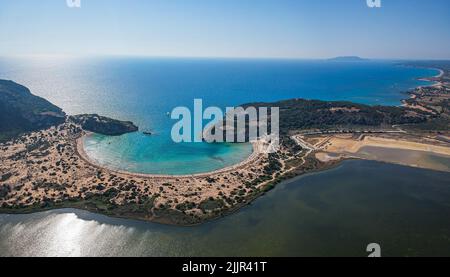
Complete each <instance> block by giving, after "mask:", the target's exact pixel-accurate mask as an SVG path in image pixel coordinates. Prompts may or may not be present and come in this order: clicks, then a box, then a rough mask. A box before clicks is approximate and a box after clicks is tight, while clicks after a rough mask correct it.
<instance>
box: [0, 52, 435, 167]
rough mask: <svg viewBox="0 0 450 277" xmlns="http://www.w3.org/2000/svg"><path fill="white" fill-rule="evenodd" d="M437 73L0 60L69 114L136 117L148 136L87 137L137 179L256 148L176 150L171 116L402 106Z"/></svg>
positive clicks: (358, 67)
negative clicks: (258, 106)
mask: <svg viewBox="0 0 450 277" xmlns="http://www.w3.org/2000/svg"><path fill="white" fill-rule="evenodd" d="M437 74H438V72H437V71H436V70H432V69H422V68H413V67H405V66H399V65H397V64H396V63H395V62H392V61H375V62H356V63H355V62H328V61H312V60H233V59H230V60H224V59H155V58H154V59H149V58H147V59H146V58H90V59H88V58H85V59H62V58H60V59H49V58H47V59H46V58H35V59H0V78H3V79H12V80H15V81H16V82H19V83H21V84H24V85H26V86H27V87H29V88H30V89H31V91H32V92H33V93H35V94H37V95H39V96H42V97H44V98H46V99H48V100H50V101H51V102H53V103H55V104H56V105H58V106H60V107H62V108H63V109H64V110H65V111H66V112H67V113H69V114H79V113H99V114H101V115H105V116H110V117H113V118H118V119H123V120H131V121H133V122H135V123H136V124H137V125H138V126H139V127H140V129H141V130H142V131H151V132H153V133H154V134H155V135H153V136H146V135H144V134H142V133H133V134H127V135H123V136H120V137H116V138H111V137H105V136H100V135H96V136H93V137H90V138H87V139H86V141H85V142H86V152H87V154H88V155H89V156H90V157H91V158H92V159H94V160H96V161H97V162H98V163H100V164H103V165H108V166H110V167H114V168H117V169H123V170H129V171H133V172H140V173H161V174H190V173H199V172H207V171H211V170H215V169H219V168H223V167H225V166H228V165H231V164H235V163H237V162H240V161H242V160H244V159H245V158H246V157H248V155H249V154H250V153H251V151H252V149H251V146H250V145H229V144H228V145H227V144H206V143H198V144H176V143H174V142H172V140H171V137H170V131H171V128H172V126H173V124H174V123H175V121H173V120H171V119H170V118H169V117H168V116H167V112H170V111H172V109H173V108H175V107H178V106H187V107H192V106H193V101H194V99H195V98H201V99H203V103H204V106H205V107H207V106H218V107H222V108H224V107H227V106H237V105H241V104H244V103H249V102H255V101H276V100H282V99H290V98H296V97H302V98H308V99H322V100H348V101H354V102H360V103H366V104H385V105H398V104H400V100H401V99H403V98H405V97H407V96H406V95H405V94H404V92H405V91H406V90H408V89H411V88H413V87H416V86H419V85H425V84H428V83H427V82H423V81H419V80H417V79H418V78H420V77H427V76H433V75H437Z"/></svg>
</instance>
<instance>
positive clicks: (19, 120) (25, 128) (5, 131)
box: [0, 80, 66, 141]
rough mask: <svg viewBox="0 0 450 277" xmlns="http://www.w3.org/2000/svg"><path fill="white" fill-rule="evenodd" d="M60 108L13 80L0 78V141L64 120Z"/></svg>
mask: <svg viewBox="0 0 450 277" xmlns="http://www.w3.org/2000/svg"><path fill="white" fill-rule="evenodd" d="M65 117H66V114H65V113H64V112H63V111H62V109H61V108H59V107H57V106H55V105H53V104H52V103H50V102H49V101H47V100H45V99H44V98H41V97H38V96H35V95H33V94H31V92H30V90H29V89H28V88H26V87H24V86H22V85H19V84H17V83H15V82H13V81H7V80H0V141H2V140H7V139H9V138H12V137H14V136H16V135H19V134H21V133H25V132H30V131H35V130H40V129H45V128H48V127H50V126H54V125H59V124H61V123H63V122H64V121H65Z"/></svg>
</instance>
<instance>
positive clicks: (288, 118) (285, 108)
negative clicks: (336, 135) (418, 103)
mask: <svg viewBox="0 0 450 277" xmlns="http://www.w3.org/2000/svg"><path fill="white" fill-rule="evenodd" d="M248 106H255V107H279V108H280V131H281V133H284V134H285V133H288V132H289V131H294V130H304V129H331V128H340V127H342V128H348V127H355V126H368V127H383V126H392V125H396V124H411V123H421V122H425V121H426V120H427V118H428V117H430V116H431V115H430V114H428V113H426V112H422V111H417V110H412V109H407V108H403V107H391V106H368V105H363V104H356V103H351V102H327V101H319V100H305V99H292V100H285V101H280V102H275V103H252V104H247V105H244V107H248Z"/></svg>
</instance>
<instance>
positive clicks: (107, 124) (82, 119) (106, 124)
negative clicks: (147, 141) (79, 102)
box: [68, 114, 138, 136]
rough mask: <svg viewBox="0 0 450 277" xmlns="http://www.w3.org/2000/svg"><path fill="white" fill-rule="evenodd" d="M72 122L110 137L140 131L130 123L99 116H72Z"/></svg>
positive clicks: (70, 118)
mask: <svg viewBox="0 0 450 277" xmlns="http://www.w3.org/2000/svg"><path fill="white" fill-rule="evenodd" d="M68 120H70V121H71V122H73V123H75V124H78V125H80V126H81V128H83V129H84V130H86V131H89V132H94V133H98V134H102V135H108V136H119V135H122V134H125V133H132V132H136V131H138V127H137V126H135V125H134V124H133V123H132V122H130V121H120V120H115V119H111V118H108V117H104V116H99V115H97V114H83V115H76V116H70V117H69V119H68Z"/></svg>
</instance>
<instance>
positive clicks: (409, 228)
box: [0, 161, 450, 257]
mask: <svg viewBox="0 0 450 277" xmlns="http://www.w3.org/2000/svg"><path fill="white" fill-rule="evenodd" d="M448 180H450V173H444V172H436V171H429V170H423V169H416V168H409V167H403V166H397V165H391V164H384V163H379V162H371V161H347V162H345V163H343V164H342V165H341V166H339V167H338V168H335V169H333V170H329V171H326V172H321V173H318V174H309V175H306V176H303V177H300V178H298V179H295V180H292V181H290V182H286V183H283V184H280V185H279V186H277V187H276V189H275V190H273V191H271V192H270V193H268V194H267V195H265V196H263V197H261V198H259V199H257V200H256V201H255V202H254V203H253V204H252V205H251V206H248V207H246V208H244V209H242V210H241V211H240V212H238V213H236V214H233V215H231V216H228V217H225V218H223V219H220V220H217V221H214V222H209V223H206V224H203V225H200V226H196V227H174V226H163V225H158V224H152V223H145V222H138V221H132V220H124V219H114V218H108V217H105V216H101V215H97V214H92V213H88V212H84V211H79V210H58V211H50V212H44V213H37V214H31V215H0V256H186V257H189V256H361V257H362V256H367V253H366V252H365V249H366V246H367V245H368V244H369V243H373V242H377V243H379V244H380V245H381V247H382V254H383V255H384V256H450V239H449V238H450V217H449V216H448V215H449V214H450V183H449V182H448Z"/></svg>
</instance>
